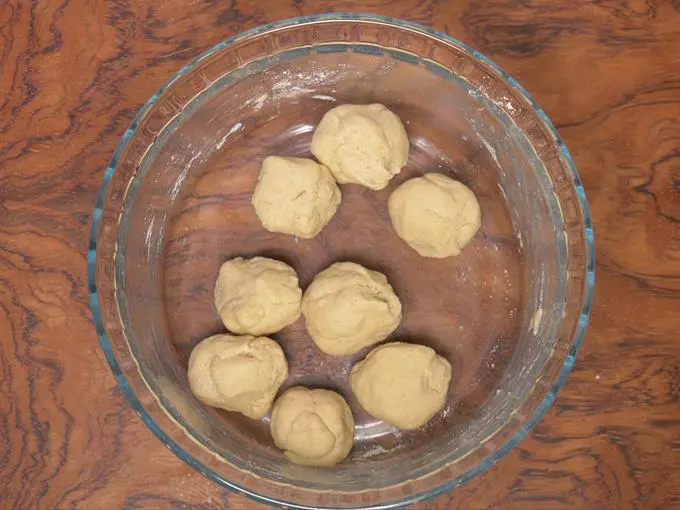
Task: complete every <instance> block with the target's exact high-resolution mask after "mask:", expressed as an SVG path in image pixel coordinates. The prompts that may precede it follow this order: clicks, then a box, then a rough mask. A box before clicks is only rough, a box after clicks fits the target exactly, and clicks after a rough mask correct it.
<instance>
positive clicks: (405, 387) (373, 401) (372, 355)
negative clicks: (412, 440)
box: [349, 342, 451, 430]
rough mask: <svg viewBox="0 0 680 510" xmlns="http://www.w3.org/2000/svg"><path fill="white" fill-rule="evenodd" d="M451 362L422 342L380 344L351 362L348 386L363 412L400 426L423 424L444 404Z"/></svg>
mask: <svg viewBox="0 0 680 510" xmlns="http://www.w3.org/2000/svg"><path fill="white" fill-rule="evenodd" d="M450 380H451V365H450V364H449V362H448V361H446V360H445V359H444V358H442V357H441V356H439V355H438V354H437V353H436V352H434V351H433V350H432V349H430V348H429V347H425V346H424V345H415V344H406V343H402V342H392V343H388V344H384V345H380V346H378V347H376V348H375V349H373V350H372V351H371V352H369V353H368V356H366V357H365V358H364V359H363V360H362V361H360V362H359V363H357V364H356V365H354V368H352V372H351V373H350V379H349V381H350V385H351V386H352V391H353V392H354V394H355V395H356V397H357V399H358V400H359V403H360V404H361V405H362V406H363V408H364V409H366V411H367V412H368V413H369V414H370V415H372V416H374V417H376V418H378V419H380V420H383V421H385V422H387V423H389V424H391V425H394V426H395V427H398V428H400V429H406V430H410V429H416V428H418V427H422V426H423V425H425V424H426V423H427V422H428V421H430V419H431V418H432V417H433V416H434V415H435V414H436V413H437V412H438V411H439V410H440V409H441V408H442V407H444V402H445V401H446V393H447V391H448V389H449V381H450Z"/></svg>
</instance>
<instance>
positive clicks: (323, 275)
mask: <svg viewBox="0 0 680 510" xmlns="http://www.w3.org/2000/svg"><path fill="white" fill-rule="evenodd" d="M302 314H303V315H304V317H305V322H306V324H307V331H308V332H309V334H310V336H311V337H312V340H314V342H315V343H316V345H317V346H318V347H319V349H321V350H322V351H323V352H325V353H327V354H333V355H336V356H340V355H345V354H351V353H353V352H357V351H359V350H361V349H363V348H364V347H367V346H369V345H373V344H375V343H377V342H380V341H382V340H384V339H385V338H387V335H389V334H390V333H392V331H394V330H395V329H396V328H397V326H399V323H400V322H401V303H400V302H399V298H398V297H397V295H396V294H395V293H394V290H393V289H392V287H391V286H390V284H389V283H388V282H387V278H385V275H383V274H381V273H378V272H377V271H370V270H368V269H366V268H365V267H363V266H360V265H359V264H354V263H353V262H338V263H335V264H333V265H332V266H330V267H329V268H328V269H325V270H323V271H321V272H320V273H319V274H318V275H316V277H315V278H314V280H313V281H312V283H311V284H310V286H309V287H308V288H307V290H306V291H305V294H304V296H303V297H302Z"/></svg>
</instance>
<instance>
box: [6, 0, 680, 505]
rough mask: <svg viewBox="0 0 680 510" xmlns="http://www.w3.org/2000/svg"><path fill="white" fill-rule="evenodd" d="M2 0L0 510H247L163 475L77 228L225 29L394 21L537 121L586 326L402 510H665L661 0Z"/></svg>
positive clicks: (665, 160) (668, 468)
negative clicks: (579, 200)
mask: <svg viewBox="0 0 680 510" xmlns="http://www.w3.org/2000/svg"><path fill="white" fill-rule="evenodd" d="M358 5H359V4H358V2H347V1H341V0H336V1H305V0H295V1H285V2H273V1H270V2H266V3H264V2H254V1H245V0H237V1H231V2H229V1H220V0H212V1H208V0H205V1H189V0H168V1H166V2H158V1H152V0H134V1H133V0H108V1H107V0H53V1H38V0H34V1H28V0H2V1H1V2H0V508H3V509H5V508H7V509H33V508H46V509H53V508H56V509H66V508H86V509H89V508H106V509H109V508H125V509H156V508H159V509H160V508H180V509H189V508H198V509H217V508H227V507H228V508H235V509H241V508H253V507H256V506H257V505H255V504H254V503H252V502H249V501H248V500H246V499H244V498H242V497H240V496H235V495H231V494H229V493H227V492H226V491H224V490H222V489H221V488H219V487H218V486H216V485H215V484H213V483H212V482H210V481H209V480H207V479H205V478H203V477H202V476H201V475H199V474H197V473H196V472H194V471H193V470H192V469H191V468H189V467H188V466H186V465H184V464H183V463H182V462H180V461H179V460H178V459H176V458H175V457H174V456H173V454H172V453H170V452H169V451H168V450H167V449H166V448H165V447H164V446H163V445H162V444H161V443H160V442H159V441H158V440H157V439H156V438H155V437H154V436H153V434H152V433H151V432H150V431H149V430H147V428H146V427H145V426H144V425H143V424H142V422H141V421H140V419H139V418H138V417H137V415H136V414H135V413H134V412H133V411H132V410H131V408H130V407H129V406H128V404H127V403H126V401H125V400H124V398H123V397H122V395H121V392H120V390H119V389H118V388H117V386H116V383H115V381H114V378H113V376H112V375H111V373H110V370H109V368H108V366H107V364H106V362H105V360H104V359H103V355H102V353H101V352H100V349H99V345H98V342H97V338H96V335H95V331H94V328H93V326H92V324H91V320H90V313H89V310H88V306H87V299H88V296H87V286H86V282H85V271H86V261H85V250H86V237H87V232H88V228H89V215H90V211H91V209H92V207H93V203H94V197H95V194H96V191H97V188H98V186H99V184H100V181H101V179H102V175H103V171H104V167H105V165H106V163H107V160H108V158H109V157H110V155H111V152H112V151H113V148H114V146H115V144H116V143H117V141H118V139H119V137H120V136H121V134H122V133H123V131H124V130H125V128H126V126H127V124H128V123H129V121H130V120H131V119H132V117H133V116H134V113H135V111H136V110H137V108H138V107H139V106H140V105H142V104H143V103H144V102H145V101H146V99H147V98H148V97H149V96H150V95H151V94H153V92H154V91H155V90H156V89H157V88H158V86H159V85H160V84H161V83H162V82H163V81H164V80H165V79H167V78H168V77H169V76H170V75H171V74H172V73H173V72H174V71H175V70H177V69H178V68H179V67H181V65H182V64H183V63H184V62H185V61H187V60H188V59H190V58H191V57H192V56H195V55H196V54H198V53H199V52H201V51H203V50H205V49H206V48H208V47H210V46H211V45H213V44H214V43H216V42H218V41H220V40H222V39H225V38H227V37H229V36H231V35H233V34H235V33H236V32H239V31H241V30H243V29H246V28H250V27H253V26H255V25H258V24H261V23H265V22H270V21H274V20H277V19H281V18H286V17H291V16H296V15H302V14H312V13H316V12H323V11H331V10H334V11H343V10H345V11H363V12H376V13H381V14H387V15H392V16H398V17H404V18H408V19H410V20H413V21H417V22H420V23H424V24H427V25H430V26H433V27H435V28H437V29H440V30H445V31H447V32H449V33H450V34H452V35H453V36H455V37H457V38H459V39H461V40H463V41H464V42H466V43H468V44H470V45H472V46H474V47H476V48H478V49H479V50H481V51H483V52H484V53H486V54H487V55H488V56H490V57H491V58H492V59H494V60H495V61H496V62H497V63H498V64H500V65H501V66H502V67H503V68H505V69H506V70H507V71H509V72H510V73H511V74H512V75H514V76H515V77H516V78H518V79H519V81H520V82H521V83H522V84H523V85H524V86H525V87H526V88H527V89H528V90H529V92H530V93H531V94H532V95H533V96H534V97H535V98H536V99H537V100H538V102H539V103H540V104H541V105H542V106H543V108H544V109H545V110H546V111H547V113H548V115H550V117H551V118H552V119H553V121H554V122H555V124H556V125H557V127H558V129H559V131H560V133H561V134H562V136H563V137H564V139H565V141H566V143H567V145H568V147H569V149H570V150H571V152H572V155H573V156H574V159H575V160H576V164H577V166H578V167H579V170H580V172H581V175H582V178H583V182H584V184H585V187H586V191H587V193H588V198H589V199H590V203H591V207H592V213H593V222H594V225H595V232H596V240H597V242H596V244H597V257H598V262H597V285H596V296H595V303H594V308H593V314H592V320H591V327H590V329H589V332H588V335H587V337H586V341H585V344H584V346H583V348H582V350H581V352H580V354H579V358H578V361H577V364H576V368H575V370H574V371H573V373H572V375H571V377H570V379H569V383H568V384H567V386H566V388H564V389H563V391H562V392H561V393H560V394H559V396H558V398H557V401H556V403H555V405H554V406H553V407H552V409H551V410H550V411H549V412H548V415H547V417H546V418H545V419H544V420H543V421H542V422H541V423H540V425H539V426H538V427H537V428H536V430H535V431H534V432H533V433H532V434H531V435H530V436H529V437H528V438H527V439H525V440H524V441H523V442H522V443H521V444H520V445H519V447H517V448H516V449H515V450H514V451H512V452H511V453H510V454H509V455H508V456H507V457H505V458H504V459H503V460H501V461H500V462H499V463H497V464H496V465H495V466H493V467H492V468H491V469H490V470H489V471H488V472H487V473H485V474H484V475H483V476H480V477H479V478H477V479H475V480H473V481H471V482H470V483H468V484H467V485H466V486H464V487H463V488H460V489H459V490H457V491H455V492H453V493H451V494H449V495H446V496H443V497H440V498H439V499H437V500H434V501H431V502H428V503H424V504H421V505H419V507H418V508H422V509H446V510H453V509H464V510H468V509H470V510H481V509H491V508H493V509H522V510H524V509H529V510H531V509H574V508H584V509H598V510H599V509H629V508H630V509H657V508H658V509H667V508H680V452H679V450H680V403H679V402H678V398H679V394H680V313H679V312H680V3H679V2H678V1H677V0H665V1H664V0H657V1H655V0H646V1H645V0H628V1H626V0H602V1H593V2H586V1H581V0H566V1H561V2H558V1H554V0H530V1H525V2H507V1H506V0H489V1H484V2H482V1H472V0H470V1H468V2H466V1H447V2H445V1H427V0H422V1H419V0H401V1H397V2H379V1H371V2H362V3H361V5H360V6H358Z"/></svg>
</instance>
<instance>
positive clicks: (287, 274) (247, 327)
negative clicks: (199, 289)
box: [215, 257, 302, 335]
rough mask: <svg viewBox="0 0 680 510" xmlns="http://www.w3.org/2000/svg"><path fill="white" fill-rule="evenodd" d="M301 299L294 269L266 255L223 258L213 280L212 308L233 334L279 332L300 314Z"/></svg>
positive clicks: (300, 291)
mask: <svg viewBox="0 0 680 510" xmlns="http://www.w3.org/2000/svg"><path fill="white" fill-rule="evenodd" d="M301 300H302V290H300V285H299V283H298V277H297V274H296V273H295V270H294V269H293V268H292V267H290V266H289V265H288V264H285V263H283V262H281V261H279V260H273V259H268V258H265V257H254V258H252V259H244V258H241V257H238V258H235V259H232V260H228V261H226V262H225V263H224V264H222V267H220V272H219V275H218V276H217V282H216V283H215V307H216V308H217V311H218V313H219V314H220V317H221V318H222V322H223V323H224V325H225V326H226V327H227V329H228V330H229V331H231V332H232V333H238V334H249V335H267V334H269V333H274V332H276V331H279V330H281V329H283V328H284V327H286V326H288V325H289V324H292V323H293V322H295V321H296V320H297V319H298V317H300V303H301Z"/></svg>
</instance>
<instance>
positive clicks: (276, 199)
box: [252, 156, 341, 239]
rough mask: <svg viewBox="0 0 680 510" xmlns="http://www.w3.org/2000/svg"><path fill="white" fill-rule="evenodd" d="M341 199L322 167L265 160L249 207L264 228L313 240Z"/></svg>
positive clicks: (287, 160) (313, 163)
mask: <svg viewBox="0 0 680 510" xmlns="http://www.w3.org/2000/svg"><path fill="white" fill-rule="evenodd" d="M340 200H341V195H340V189H339V188H338V185H337V184H336V183H335V179H333V175H332V174H331V172H330V171H329V170H328V168H326V167H325V166H323V165H320V164H318V163H317V162H316V161H312V160H311V159H304V158H282V157H279V156H269V157H267V158H265V160H264V161H263V162H262V170H261V171H260V177H259V179H258V182H257V186H256V187H255V192H254V193H253V198H252V202H253V206H255V212H256V213H257V216H258V218H260V221H261V222H262V225H263V226H264V228H266V229H267V230H269V231H270V232H282V233H284V234H290V235H293V236H297V237H301V238H303V239H311V238H313V237H315V236H316V235H317V234H318V233H319V232H321V230H322V229H323V228H324V227H325V226H326V224H327V223H328V222H329V221H331V218H332V217H333V215H334V214H335V211H337V210H338V206H339V205H340Z"/></svg>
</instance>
